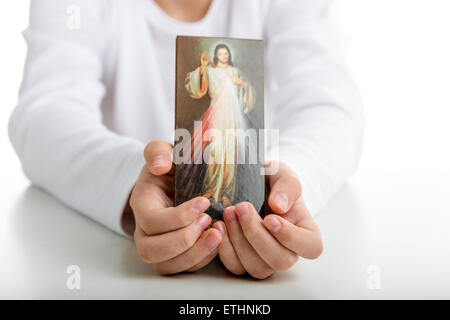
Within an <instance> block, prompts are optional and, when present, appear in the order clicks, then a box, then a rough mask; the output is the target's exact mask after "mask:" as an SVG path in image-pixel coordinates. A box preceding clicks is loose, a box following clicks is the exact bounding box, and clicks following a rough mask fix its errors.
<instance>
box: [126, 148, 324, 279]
mask: <svg viewBox="0 0 450 320" xmlns="http://www.w3.org/2000/svg"><path fill="white" fill-rule="evenodd" d="M144 156H145V160H146V165H145V166H144V167H143V168H142V171H141V174H140V176H139V178H138V181H137V182H136V185H135V187H134V189H133V191H132V193H131V196H130V201H129V205H130V207H131V210H132V214H134V221H135V230H134V241H135V244H136V247H137V250H138V253H139V256H140V257H141V259H142V260H143V261H145V262H147V263H151V264H153V266H154V268H155V270H156V271H157V272H158V273H160V274H174V273H179V272H183V271H187V272H193V271H196V270H199V269H201V268H203V267H205V266H206V265H207V264H209V263H210V262H211V261H212V260H213V259H214V258H215V257H216V256H217V255H219V256H220V260H221V261H222V263H223V264H224V266H225V267H226V268H227V269H228V270H229V271H231V272H232V273H234V274H236V275H241V274H244V273H246V272H248V273H249V274H250V275H251V276H253V277H254V278H258V279H264V278H267V277H269V276H270V275H272V274H273V273H274V272H275V271H279V270H287V269H289V268H290V267H291V266H292V265H294V264H295V262H296V261H297V259H298V257H299V256H301V257H303V258H307V259H315V258H317V257H318V256H319V255H320V254H321V253H322V240H321V236H320V232H319V229H318V228H317V226H316V224H315V223H314V220H313V219H312V217H311V215H310V213H309V211H308V209H307V208H306V206H305V204H304V202H303V198H302V197H301V185H300V182H299V181H298V179H297V177H296V176H295V174H294V173H293V172H292V171H291V170H290V169H289V168H288V167H287V166H286V165H284V164H282V163H280V164H279V170H278V172H277V173H276V174H274V175H271V176H266V177H267V183H268V186H269V188H270V194H269V197H268V210H269V211H270V212H267V214H266V216H265V217H264V219H262V218H261V217H260V215H259V214H258V213H257V212H256V210H255V208H254V207H253V205H252V204H250V203H248V202H243V203H239V204H238V205H236V206H232V207H228V208H227V209H226V210H225V212H224V214H223V215H224V220H225V222H223V221H217V222H215V223H214V225H213V227H212V228H209V229H207V230H205V229H206V228H207V227H208V226H209V225H210V223H211V218H210V216H209V215H208V214H206V213H204V211H205V210H206V209H207V208H208V207H209V200H208V199H206V198H204V197H197V198H194V199H191V200H189V201H186V202H184V203H182V204H181V205H179V206H177V207H174V206H173V200H172V199H173V196H174V176H173V163H172V146H171V145H170V144H168V143H166V142H163V141H152V142H150V143H149V144H148V145H147V146H146V148H145V151H144Z"/></svg>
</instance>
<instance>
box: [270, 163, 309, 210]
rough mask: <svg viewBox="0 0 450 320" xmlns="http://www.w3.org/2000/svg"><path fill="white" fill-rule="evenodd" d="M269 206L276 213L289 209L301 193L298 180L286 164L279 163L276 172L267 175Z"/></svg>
mask: <svg viewBox="0 0 450 320" xmlns="http://www.w3.org/2000/svg"><path fill="white" fill-rule="evenodd" d="M269 184H270V194H269V200H268V202H269V206H270V208H271V209H272V210H273V211H274V212H275V213H278V214H284V213H286V212H288V211H289V210H290V208H291V207H292V205H293V204H294V203H295V201H297V199H298V198H299V197H300V195H301V193H302V188H301V185H300V181H299V180H298V178H297V176H296V175H295V173H294V172H293V171H292V170H291V169H289V167H288V166H286V165H284V164H282V163H280V164H279V169H278V172H277V173H275V174H274V175H271V176H269Z"/></svg>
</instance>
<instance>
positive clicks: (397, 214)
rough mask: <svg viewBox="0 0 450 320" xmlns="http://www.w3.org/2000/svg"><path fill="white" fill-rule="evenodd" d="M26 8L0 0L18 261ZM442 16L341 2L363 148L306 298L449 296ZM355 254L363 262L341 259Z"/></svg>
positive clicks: (2, 117)
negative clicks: (15, 114) (15, 118)
mask: <svg viewBox="0 0 450 320" xmlns="http://www.w3.org/2000/svg"><path fill="white" fill-rule="evenodd" d="M311 1H314V0H311ZM27 12H28V1H24V0H18V1H0V41H1V44H0V159H1V160H0V161H1V162H0V164H1V165H0V249H2V251H3V252H2V253H1V254H0V259H8V260H9V259H14V257H16V258H17V256H16V255H17V253H16V252H15V250H16V249H17V247H15V244H14V241H13V240H12V239H13V238H17V237H18V235H17V234H13V231H11V230H10V229H9V226H11V223H10V222H11V221H10V220H11V219H13V217H11V212H13V211H14V208H15V207H16V206H17V201H19V200H18V199H19V198H20V197H21V195H22V193H23V192H24V190H25V189H26V188H27V185H28V182H27V180H26V179H25V178H24V176H23V174H22V172H21V169H20V164H19V162H18V159H17V157H16V155H15V154H14V152H13V150H12V148H11V146H10V144H9V140H8V138H7V134H6V132H7V122H8V118H9V114H10V113H11V111H12V109H13V107H14V105H15V103H16V99H17V91H18V87H19V84H20V80H21V73H22V67H23V61H24V58H25V52H26V51H25V50H26V48H25V44H24V41H23V39H22V37H21V35H20V32H21V31H22V30H23V29H24V28H25V27H26V25H27V18H28V17H27V14H28V13H27ZM449 13H450V1H448V0H341V1H340V23H341V26H342V30H343V32H344V40H345V44H346V46H347V49H346V50H347V55H348V60H349V64H350V67H351V70H352V74H353V76H354V78H355V80H356V82H357V84H358V86H359V88H360V90H361V94H362V96H363V99H364V105H365V113H366V119H367V129H366V136H365V146H364V154H363V157H362V160H361V163H360V167H359V170H358V171H357V173H356V174H355V175H354V176H353V177H352V178H351V180H350V182H349V183H348V185H346V186H345V187H344V189H343V190H341V192H340V193H338V194H337V195H336V197H335V198H334V199H333V200H332V201H331V204H330V205H329V207H328V208H327V209H326V210H325V211H326V212H325V213H324V214H323V215H321V216H319V218H318V223H319V225H320V227H321V229H322V233H323V237H324V241H325V245H326V246H325V249H326V251H325V252H324V255H323V256H322V257H321V258H320V259H319V262H317V264H313V265H311V264H308V263H306V264H305V265H304V266H302V268H303V269H305V270H306V271H305V272H308V265H310V266H314V269H315V270H321V271H322V272H323V273H315V274H316V275H320V277H321V278H320V279H309V280H308V281H310V283H311V286H310V287H308V288H310V293H311V292H313V293H314V294H310V295H307V294H306V295H303V296H304V297H338V298H339V297H340V298H347V297H357V298H358V297H361V298H393V297H395V298H442V297H445V298H450V289H449V288H450V236H449V234H450V232H449V230H450V188H449V181H450V143H449V138H450V125H449V122H450V19H449ZM8 213H9V214H8ZM99 230H101V229H99ZM101 232H104V231H101ZM115 241H116V242H117V241H118V240H117V239H116V240H115ZM355 242H358V243H355ZM353 257H355V259H359V260H358V261H359V262H360V265H361V268H359V267H358V268H356V267H355V266H354V265H351V264H350V266H348V265H346V261H349V260H351V259H352V258H353ZM18 259H19V258H18ZM5 261H6V260H5ZM5 261H3V262H5ZM339 261H340V262H339ZM0 262H1V261H0ZM16 262H17V263H18V264H20V263H19V262H20V261H19V260H17V261H16ZM315 263H316V262H315ZM370 265H375V266H377V267H379V269H380V270H381V274H382V278H381V279H382V287H381V288H380V290H378V291H376V292H373V291H367V290H368V288H366V287H365V285H366V283H365V279H366V277H367V271H368V269H367V268H369V266H370ZM347 267H349V268H350V269H351V271H352V272H353V273H350V272H346V270H345V269H346V268H347ZM22 268H25V269H26V268H27V267H26V266H25V267H24V266H22ZM311 268H312V267H311ZM333 268H334V269H333ZM14 270H16V269H14V268H13V267H10V268H7V267H3V269H2V267H0V273H1V272H3V273H8V272H15V271H14ZM369 270H370V269H369ZM16 271H17V270H16ZM17 272H18V271H17ZM317 272H318V271H317ZM369 273H370V271H369ZM323 274H327V275H328V276H327V277H326V278H323ZM353 274H354V277H353ZM8 276H11V277H12V278H13V279H14V276H13V275H6V274H2V275H0V282H1V281H2V280H3V281H7V280H5V279H7V278H8ZM339 279H340V280H339ZM324 280H326V281H325V282H326V283H328V287H327V291H326V292H324V291H320V287H321V286H323V284H324ZM11 281H12V280H11ZM280 281H282V280H280ZM353 282H355V283H358V285H357V289H355V288H354V287H351V284H352V283H353ZM318 283H319V284H320V285H318ZM11 285H12V282H11ZM15 285H16V286H17V283H16V284H15ZM0 286H1V284H0ZM18 288H26V284H25V285H24V286H23V287H20V286H19V287H18ZM311 288H314V289H311ZM17 290H19V289H17ZM24 290H25V289H24ZM245 290H246V289H244V291H245ZM364 290H366V291H364ZM0 293H1V295H0V296H2V297H5V296H6V297H8V295H7V294H5V292H0ZM21 294H23V295H25V293H24V292H23V291H20V290H19V291H17V296H21ZM28 295H29V293H27V294H26V296H28ZM37 296H39V295H37ZM194 296H195V295H194ZM179 297H183V296H179ZM255 297H257V295H255ZM248 298H251V296H250V297H248Z"/></svg>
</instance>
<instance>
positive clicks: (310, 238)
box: [263, 214, 323, 259]
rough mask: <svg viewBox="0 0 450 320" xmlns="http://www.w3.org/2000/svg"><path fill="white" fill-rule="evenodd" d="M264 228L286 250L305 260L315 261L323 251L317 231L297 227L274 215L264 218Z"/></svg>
mask: <svg viewBox="0 0 450 320" xmlns="http://www.w3.org/2000/svg"><path fill="white" fill-rule="evenodd" d="M263 223H264V226H265V227H266V228H267V230H269V231H270V233H271V234H272V235H273V236H274V237H275V238H276V239H277V240H278V241H279V242H280V243H281V244H282V245H283V246H285V247H286V248H288V249H289V250H291V251H293V252H295V253H296V254H297V255H299V256H301V257H303V258H305V259H316V258H318V257H319V256H320V255H321V254H322V251H323V245H322V239H321V236H320V233H319V231H318V230H307V229H304V228H301V227H298V226H296V225H294V224H292V223H291V222H289V221H287V220H286V219H283V218H282V217H280V216H277V215H276V214H270V215H268V216H266V217H265V218H264V221H263Z"/></svg>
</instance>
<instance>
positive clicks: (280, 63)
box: [265, 0, 364, 215]
mask: <svg viewBox="0 0 450 320" xmlns="http://www.w3.org/2000/svg"><path fill="white" fill-rule="evenodd" d="M265 50H266V56H265V59H266V69H267V70H268V74H269V79H268V80H269V82H270V84H269V94H268V97H269V102H270V105H271V110H270V111H271V112H270V114H269V119H270V124H271V127H272V128H273V129H279V148H278V152H276V148H274V147H273V146H271V147H270V148H269V155H270V156H272V157H275V158H276V157H277V153H278V158H279V160H280V161H282V162H284V163H286V164H288V165H289V166H290V167H291V168H293V169H294V171H295V172H296V173H297V175H298V176H299V179H300V181H301V183H302V186H303V195H304V200H305V202H306V205H307V206H308V208H309V210H310V211H311V213H312V214H313V215H315V214H316V213H318V212H319V211H320V210H321V209H322V208H323V207H324V206H325V204H326V203H327V202H328V200H329V199H330V198H331V196H332V195H333V194H334V193H335V192H336V191H337V190H338V189H339V187H341V186H342V185H343V183H344V182H345V181H346V180H347V179H348V178H349V176H350V175H351V173H352V172H353V171H354V169H355V168H356V166H357V163H358V161H359V157H360V153H361V145H362V138H363V128H364V117H363V112H362V103H361V100H360V97H359V94H358V91H357V89H356V87H355V85H354V83H353V81H352V79H351V77H350V75H349V72H348V70H347V66H346V61H345V58H344V56H343V52H342V51H343V50H342V48H341V44H340V38H339V33H338V28H337V26H336V24H335V20H334V4H333V1H330V0H314V1H309V0H298V1H287V0H279V1H272V2H271V3H270V4H269V5H268V10H267V14H266V18H265Z"/></svg>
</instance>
